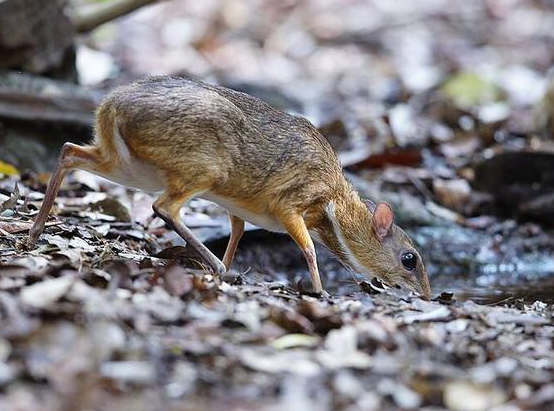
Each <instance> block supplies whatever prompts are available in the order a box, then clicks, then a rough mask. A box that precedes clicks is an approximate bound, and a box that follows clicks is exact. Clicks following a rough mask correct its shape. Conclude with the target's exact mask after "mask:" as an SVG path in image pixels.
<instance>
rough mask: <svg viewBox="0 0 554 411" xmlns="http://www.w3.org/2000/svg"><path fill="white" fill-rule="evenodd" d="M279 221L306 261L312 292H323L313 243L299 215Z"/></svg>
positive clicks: (285, 217) (281, 218) (284, 217)
mask: <svg viewBox="0 0 554 411" xmlns="http://www.w3.org/2000/svg"><path fill="white" fill-rule="evenodd" d="M279 221H280V222H281V224H282V225H283V227H284V228H285V230H287V232H288V233H289V235H290V236H291V237H292V238H293V240H294V241H296V244H298V246H299V247H300V249H301V250H302V252H303V253H304V258H305V259H306V262H307V263H308V269H309V270H310V277H311V279H312V286H313V289H314V291H315V292H316V293H321V292H323V286H322V285H321V278H320V277H319V270H318V268H317V258H316V255H315V247H314V242H313V241H312V238H311V237H310V233H309V232H308V228H307V227H306V224H305V223H304V219H303V218H302V216H301V215H298V214H293V215H287V216H282V217H280V218H279Z"/></svg>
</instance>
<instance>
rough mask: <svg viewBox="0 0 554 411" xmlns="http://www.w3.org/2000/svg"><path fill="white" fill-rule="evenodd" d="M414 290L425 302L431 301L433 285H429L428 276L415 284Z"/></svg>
mask: <svg viewBox="0 0 554 411" xmlns="http://www.w3.org/2000/svg"><path fill="white" fill-rule="evenodd" d="M413 290H414V291H415V292H416V293H418V294H419V296H420V297H421V298H423V299H424V300H426V301H429V300H430V299H431V285H430V284H429V280H428V279H427V276H424V277H423V278H421V280H420V281H418V282H417V283H416V284H414V286H413Z"/></svg>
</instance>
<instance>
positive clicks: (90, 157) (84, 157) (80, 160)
mask: <svg viewBox="0 0 554 411" xmlns="http://www.w3.org/2000/svg"><path fill="white" fill-rule="evenodd" d="M99 164H100V156H99V154H98V153H97V151H96V148H95V147H93V146H89V147H80V146H78V145H76V144H72V143H65V144H64V145H63V147H62V150H61V151H60V156H59V160H58V165H57V166H56V169H55V170H54V173H53V174H52V177H51V178H50V182H49V183H48V188H47V189H46V194H45V195H44V200H43V201H42V206H41V207H40V210H39V212H38V214H37V217H36V218H35V223H34V224H33V227H32V228H31V230H29V242H30V244H31V245H33V244H35V243H36V241H37V239H38V237H39V235H40V233H42V230H43V229H44V224H45V223H46V220H47V219H48V214H50V210H51V209H52V205H53V204H54V200H55V199H56V196H57V195H58V191H59V189H60V185H61V184H62V181H63V179H64V177H65V175H66V174H67V172H68V171H69V170H72V169H74V168H85V169H88V170H94V169H95V168H96V167H97V165H99Z"/></svg>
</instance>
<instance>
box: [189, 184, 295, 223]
mask: <svg viewBox="0 0 554 411" xmlns="http://www.w3.org/2000/svg"><path fill="white" fill-rule="evenodd" d="M200 197H201V198H203V199H205V200H208V201H212V202H214V203H216V204H217V205H219V206H221V207H223V208H224V209H226V210H227V211H229V213H231V214H233V215H236V216H237V217H240V218H242V219H243V220H244V221H248V222H249V223H251V224H254V225H255V226H258V227H260V228H263V229H264V230H268V231H273V232H276V233H284V232H286V231H285V229H284V228H283V227H282V226H281V224H279V221H277V219H276V218H275V217H274V216H273V215H271V214H269V213H268V214H258V213H253V212H251V211H248V210H246V209H245V208H244V207H240V206H239V205H237V204H236V203H234V202H232V201H230V200H228V199H226V198H222V197H219V196H217V195H214V194H212V193H209V192H208V193H204V194H202V195H201V196H200Z"/></svg>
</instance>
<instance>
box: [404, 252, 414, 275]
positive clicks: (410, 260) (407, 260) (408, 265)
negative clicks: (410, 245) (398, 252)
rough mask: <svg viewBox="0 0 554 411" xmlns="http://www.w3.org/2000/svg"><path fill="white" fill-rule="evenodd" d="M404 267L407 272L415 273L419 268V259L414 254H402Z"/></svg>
mask: <svg viewBox="0 0 554 411" xmlns="http://www.w3.org/2000/svg"><path fill="white" fill-rule="evenodd" d="M402 265H403V266H404V268H405V269H406V270H410V271H414V270H415V268H416V266H417V257H416V255H415V254H414V253H404V254H402Z"/></svg>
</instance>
